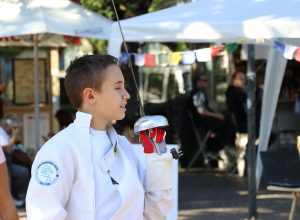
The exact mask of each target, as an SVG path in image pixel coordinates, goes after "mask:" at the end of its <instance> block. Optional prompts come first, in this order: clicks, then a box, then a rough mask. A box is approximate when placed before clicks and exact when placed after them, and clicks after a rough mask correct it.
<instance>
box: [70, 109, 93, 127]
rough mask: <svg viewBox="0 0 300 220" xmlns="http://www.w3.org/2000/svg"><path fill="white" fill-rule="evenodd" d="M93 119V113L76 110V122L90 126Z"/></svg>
mask: <svg viewBox="0 0 300 220" xmlns="http://www.w3.org/2000/svg"><path fill="white" fill-rule="evenodd" d="M91 121H92V115H91V114H88V113H84V112H79V111H78V112H76V118H75V120H74V123H75V124H78V125H81V126H83V127H87V128H89V127H90V125H91Z"/></svg>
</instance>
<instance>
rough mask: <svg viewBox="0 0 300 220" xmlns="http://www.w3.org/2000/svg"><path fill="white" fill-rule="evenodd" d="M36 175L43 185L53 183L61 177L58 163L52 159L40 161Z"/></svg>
mask: <svg viewBox="0 0 300 220" xmlns="http://www.w3.org/2000/svg"><path fill="white" fill-rule="evenodd" d="M35 177H36V180H37V181H38V183H40V184H41V185H43V186H49V185H52V184H53V183H55V182H56V180H57V179H58V177H59V170H58V168H57V165H56V164H55V163H53V162H51V161H44V162H42V163H40V164H39V165H38V167H37V169H36V172H35Z"/></svg>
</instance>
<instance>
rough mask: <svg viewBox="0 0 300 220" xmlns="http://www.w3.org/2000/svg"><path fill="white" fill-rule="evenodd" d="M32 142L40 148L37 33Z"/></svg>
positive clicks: (34, 54)
mask: <svg viewBox="0 0 300 220" xmlns="http://www.w3.org/2000/svg"><path fill="white" fill-rule="evenodd" d="M33 59H34V60H33V65H34V143H35V146H34V147H35V149H36V151H37V150H38V149H39V148H40V120H39V119H40V108H39V104H40V103H39V65H38V59H39V56H38V35H37V34H36V35H35V36H34V47H33Z"/></svg>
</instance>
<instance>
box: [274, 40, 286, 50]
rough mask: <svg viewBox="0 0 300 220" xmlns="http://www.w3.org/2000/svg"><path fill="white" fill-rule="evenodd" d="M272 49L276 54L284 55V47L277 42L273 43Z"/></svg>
mask: <svg viewBox="0 0 300 220" xmlns="http://www.w3.org/2000/svg"><path fill="white" fill-rule="evenodd" d="M273 48H274V49H275V50H277V51H278V52H281V53H284V50H285V45H284V44H283V43H281V42H279V41H274V42H273Z"/></svg>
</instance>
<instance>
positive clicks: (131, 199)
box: [26, 55, 172, 220]
mask: <svg viewBox="0 0 300 220" xmlns="http://www.w3.org/2000/svg"><path fill="white" fill-rule="evenodd" d="M66 73H67V74H66V77H65V88H66V91H67V94H68V97H69V99H70V101H71V103H72V104H73V105H74V106H75V107H76V108H77V109H78V112H77V113H76V119H75V121H74V123H72V124H71V125H69V126H68V127H67V128H65V129H64V130H62V131H61V132H59V133H58V134H57V135H55V136H54V137H53V138H51V139H50V140H49V141H48V142H47V143H46V144H45V145H44V146H43V147H42V148H41V150H40V151H39V152H38V154H37V156H36V159H35V161H34V164H33V166H32V179H31V181H30V185H29V189H28V192H27V197H26V209H27V218H28V219H29V220H31V219H49V220H50V219H51V220H60V219H71V220H77V219H78V220H83V219H84V220H85V219H86V220H93V219H96V220H100V219H101V220H106V219H112V220H129V219H130V220H142V219H153V220H160V219H162V218H163V216H164V215H165V214H166V213H167V212H168V211H169V209H170V208H171V206H172V196H171V194H172V193H171V186H172V184H171V181H172V177H171V172H172V156H171V154H170V153H166V154H164V155H157V154H149V155H144V154H143V153H142V151H141V149H135V148H134V147H133V146H132V145H131V144H130V143H129V142H128V141H127V139H126V138H124V137H122V136H119V135H117V134H116V132H115V130H114V129H113V128H112V127H111V126H110V122H111V121H113V120H121V119H123V118H124V117H125V111H126V104H127V101H128V99H129V98H130V96H129V94H128V93H127V91H126V90H125V88H124V77H123V75H122V72H121V70H120V69H119V67H118V66H117V59H116V58H114V57H112V56H109V55H86V56H83V57H81V58H78V59H75V60H74V61H73V62H72V63H71V64H70V66H69V67H68V69H67V71H66ZM149 173H151V176H150V175H148V174H149ZM156 174H157V175H156Z"/></svg>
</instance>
